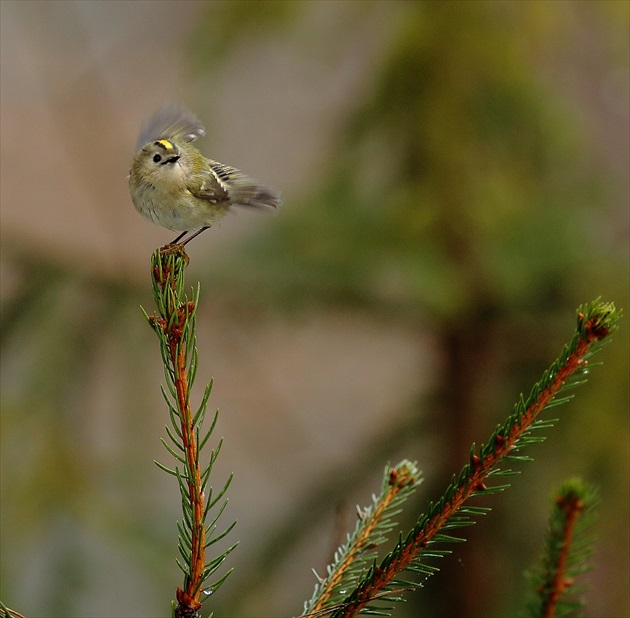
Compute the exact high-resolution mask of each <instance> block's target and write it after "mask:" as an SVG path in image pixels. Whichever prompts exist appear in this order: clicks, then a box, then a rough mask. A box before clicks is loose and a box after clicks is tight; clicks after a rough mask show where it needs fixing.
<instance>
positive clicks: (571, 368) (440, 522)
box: [337, 316, 607, 618]
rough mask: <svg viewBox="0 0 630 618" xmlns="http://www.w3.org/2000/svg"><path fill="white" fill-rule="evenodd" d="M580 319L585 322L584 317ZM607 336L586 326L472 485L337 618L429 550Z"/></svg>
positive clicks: (478, 467) (477, 466) (478, 464)
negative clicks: (448, 523)
mask: <svg viewBox="0 0 630 618" xmlns="http://www.w3.org/2000/svg"><path fill="white" fill-rule="evenodd" d="M580 317H581V318H583V316H580ZM606 334H607V331H605V330H604V329H603V328H602V326H601V325H600V324H599V322H598V318H597V317H595V318H594V319H593V320H592V321H590V322H589V323H588V324H587V325H586V332H585V337H584V338H582V339H580V341H579V343H578V344H577V346H576V349H575V351H574V352H573V354H571V355H570V356H569V358H568V359H567V360H566V362H565V363H564V365H563V366H562V367H561V369H560V370H559V371H558V373H557V374H556V375H555V376H554V378H553V380H552V381H551V383H550V384H549V385H548V386H547V388H545V389H544V390H543V391H542V392H541V393H540V395H539V397H538V398H537V399H536V401H535V402H534V403H533V404H532V405H530V406H529V408H528V409H527V410H526V411H525V413H524V414H523V415H522V417H521V419H520V422H519V423H517V424H515V425H514V426H513V427H512V430H511V432H510V434H509V435H506V436H498V438H497V440H495V443H494V447H495V448H494V449H493V451H492V452H491V453H490V454H489V455H487V456H486V457H485V459H484V460H481V459H480V458H479V457H476V456H475V457H473V461H472V464H473V470H472V474H471V476H470V482H468V483H466V484H465V485H463V486H461V487H459V488H458V489H457V491H456V492H455V494H454V495H453V497H452V499H451V500H450V501H449V502H447V503H445V504H444V508H443V509H442V510H441V511H440V512H439V513H437V514H436V515H435V516H434V517H433V518H432V519H431V520H430V521H429V522H428V523H427V525H426V526H425V527H423V528H422V529H421V530H419V532H418V534H417V536H416V538H415V539H414V540H413V541H412V542H411V543H409V544H407V545H406V546H405V547H404V549H403V550H402V551H401V552H400V554H399V555H398V556H397V557H396V558H394V559H393V560H392V561H391V562H390V563H389V564H388V565H387V567H385V568H380V567H377V569H376V573H375V575H374V577H373V579H372V582H371V584H370V585H369V586H366V587H365V588H364V589H363V590H361V591H360V592H359V594H358V595H357V597H356V598H354V599H353V600H352V601H351V602H349V603H348V604H347V605H345V606H344V611H343V612H342V613H340V614H337V615H339V616H344V617H345V618H349V617H351V616H356V615H357V614H358V613H359V611H360V610H361V609H363V608H365V607H366V606H367V605H368V604H369V603H370V601H371V600H372V599H374V598H375V597H376V596H377V595H378V594H379V593H380V592H381V591H383V590H384V589H385V588H386V586H388V585H391V583H392V582H393V580H394V579H395V578H396V577H397V576H398V575H399V573H400V572H401V571H402V570H404V569H405V568H406V567H407V566H408V565H409V564H411V563H412V562H413V560H415V559H416V558H417V556H418V554H419V553H420V552H421V551H422V550H423V549H424V548H426V547H427V545H428V544H429V543H430V542H431V541H432V540H433V539H434V538H435V536H436V535H437V534H438V532H439V531H440V529H441V528H442V526H444V524H446V522H447V521H448V520H449V519H450V518H451V517H452V516H453V515H454V514H455V513H456V512H457V511H458V510H459V509H460V508H461V507H462V506H463V504H464V503H465V502H466V500H468V499H469V498H470V497H471V496H472V495H473V494H475V493H477V492H479V491H483V489H485V487H486V486H485V484H484V481H485V480H486V478H487V476H488V475H489V474H490V472H491V471H492V470H493V469H494V468H495V466H496V465H497V463H498V462H499V461H500V460H501V459H503V458H504V457H505V456H507V455H509V453H510V451H511V450H512V449H513V448H514V447H515V446H516V444H517V442H518V440H519V439H520V438H521V437H522V436H523V434H524V433H525V432H526V431H527V430H528V429H529V428H530V427H531V425H532V424H533V422H534V421H535V420H536V418H537V417H538V415H539V414H540V413H541V412H542V411H543V410H544V409H545V407H546V406H547V405H548V404H549V403H550V401H551V400H552V399H553V397H554V396H555V395H556V394H557V393H558V391H559V390H560V389H561V387H562V386H563V384H564V383H565V382H566V381H567V379H568V378H569V377H570V376H571V375H572V374H573V373H575V372H576V371H577V370H579V369H580V368H582V367H583V366H584V364H585V361H584V360H583V358H584V356H585V355H586V354H587V352H588V350H589V348H590V347H591V345H592V344H593V343H594V342H595V341H597V340H598V339H601V338H603V337H604V336H605V335H606Z"/></svg>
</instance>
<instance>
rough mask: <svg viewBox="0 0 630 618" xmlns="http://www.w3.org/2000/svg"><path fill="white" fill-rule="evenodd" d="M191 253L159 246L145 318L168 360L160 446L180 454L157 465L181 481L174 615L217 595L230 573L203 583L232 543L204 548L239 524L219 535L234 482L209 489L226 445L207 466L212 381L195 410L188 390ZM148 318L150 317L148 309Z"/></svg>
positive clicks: (193, 357) (192, 345)
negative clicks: (214, 552) (209, 554)
mask: <svg viewBox="0 0 630 618" xmlns="http://www.w3.org/2000/svg"><path fill="white" fill-rule="evenodd" d="M187 264H188V256H187V255H186V253H185V252H184V251H183V247H181V246H180V245H175V246H173V247H172V248H169V250H166V251H165V250H164V249H160V250H158V251H156V252H155V253H154V254H153V256H152V259H151V267H152V287H153V297H154V300H155V305H156V308H157V313H156V314H155V315H151V316H148V315H147V316H146V317H147V319H148V321H149V324H150V325H151V327H152V328H153V330H154V331H155V332H156V333H157V336H158V338H159V341H160V352H161V354H162V361H163V364H164V375H165V378H166V388H164V387H162V395H163V397H164V400H165V401H166V404H167V408H168V414H169V420H170V426H169V425H166V434H167V437H168V441H167V440H165V439H162V444H163V445H164V447H165V448H166V450H167V451H168V452H169V453H170V454H171V455H172V456H173V458H174V459H175V462H176V463H175V467H174V468H169V467H167V466H165V465H164V464H161V463H159V462H157V461H156V462H155V463H156V464H157V465H158V467H159V468H160V469H161V470H163V471H165V472H167V473H168V474H170V475H172V476H174V477H175V478H176V479H177V482H178V486H179V491H180V494H181V501H182V514H183V517H182V521H181V522H177V530H178V537H179V539H178V550H179V553H180V556H181V558H182V561H183V562H180V561H179V560H177V564H178V565H179V567H180V569H181V570H182V572H183V573H184V586H183V588H180V587H178V588H177V593H176V598H177V606H176V607H175V606H174V609H173V615H174V616H175V618H197V617H198V616H199V610H200V609H201V606H202V602H201V598H202V594H206V595H209V594H212V593H213V592H214V591H215V590H217V588H218V587H219V586H220V585H221V584H222V583H223V582H224V581H225V579H226V577H227V576H228V575H229V574H230V572H231V571H228V572H227V573H225V574H224V575H223V576H221V577H219V579H217V580H216V581H214V582H213V583H212V584H210V585H209V586H206V587H205V589H204V584H205V582H206V580H207V579H208V578H209V577H210V576H211V575H213V574H214V573H215V572H216V571H217V570H218V569H219V568H220V566H221V565H222V563H223V562H224V560H225V559H226V557H227V555H228V554H229V553H230V552H231V551H232V550H233V549H234V548H235V547H236V545H233V546H231V547H229V548H228V549H227V550H226V551H224V552H222V553H221V554H220V555H218V556H217V557H215V558H212V559H209V560H208V559H207V558H206V549H207V548H208V547H210V546H211V545H213V544H214V543H216V542H217V541H219V540H220V539H222V538H224V537H225V536H226V535H227V534H228V533H229V532H230V531H231V530H232V528H233V527H234V525H235V524H236V522H233V523H232V524H231V525H229V526H228V527H227V528H226V529H225V530H223V531H221V532H218V533H217V520H218V518H219V516H220V515H221V513H222V512H223V510H224V509H225V506H226V505H227V500H224V496H225V493H226V491H227V489H228V487H229V485H230V483H231V481H232V476H230V477H229V478H228V480H227V481H226V483H225V485H224V486H223V488H222V489H221V490H220V491H219V492H218V493H217V494H216V495H215V496H213V488H212V487H208V480H209V478H210V474H211V471H212V466H213V464H214V462H215V461H216V459H217V457H218V455H219V452H220V450H221V445H222V441H221V440H220V441H219V442H218V444H217V446H216V447H215V448H214V449H212V450H211V451H210V457H209V462H208V464H207V465H206V466H205V468H204V467H202V464H201V461H200V453H201V450H202V449H203V447H204V446H205V445H206V443H207V442H208V440H209V438H210V436H211V435H212V432H213V430H214V428H215V426H216V423H217V420H218V411H217V412H216V413H215V415H214V419H213V421H212V423H211V424H210V428H209V430H208V431H207V432H205V433H202V425H203V422H204V419H205V415H206V409H207V404H208V399H209V397H210V393H211V391H212V382H210V384H208V385H207V386H206V388H205V390H204V394H203V397H202V400H201V404H200V405H199V408H198V409H197V411H196V412H195V413H194V414H193V411H192V409H191V404H190V388H191V387H192V384H193V381H194V379H195V375H196V372H197V360H198V358H197V342H196V335H195V322H196V320H195V316H196V311H197V306H198V302H199V287H197V291H196V292H194V291H193V296H192V299H189V298H188V297H187V296H186V294H185V293H184V286H185V282H184V281H185V279H184V272H185V268H186V265H187ZM145 315H146V314H145ZM220 502H221V506H219V508H218V513H217V514H216V515H215V516H214V517H212V519H211V521H210V522H208V519H209V517H210V509H212V508H213V507H215V506H216V505H217V504H218V503H220Z"/></svg>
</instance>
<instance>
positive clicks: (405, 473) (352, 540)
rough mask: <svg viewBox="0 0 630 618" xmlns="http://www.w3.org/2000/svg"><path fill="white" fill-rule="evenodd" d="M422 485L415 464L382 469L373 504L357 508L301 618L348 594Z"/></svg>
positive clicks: (328, 606)
mask: <svg viewBox="0 0 630 618" xmlns="http://www.w3.org/2000/svg"><path fill="white" fill-rule="evenodd" d="M421 482H422V478H421V472H420V471H419V470H418V469H417V467H416V464H415V463H412V462H410V461H407V460H403V461H401V462H400V463H399V464H398V465H397V466H394V467H393V468H390V467H389V466H386V467H385V473H384V475H383V482H382V484H381V492H380V494H379V495H378V496H372V505H371V506H370V507H367V508H365V509H361V508H360V507H357V513H358V517H359V518H358V521H357V524H356V526H355V529H354V532H353V533H352V534H351V535H350V534H349V535H348V539H347V541H346V543H345V544H344V545H342V546H341V547H340V548H339V549H338V550H337V551H336V552H335V555H334V558H335V560H334V562H333V564H331V565H329V566H328V575H327V577H326V578H320V577H319V576H318V575H317V573H315V575H316V577H318V579H319V582H318V584H316V586H315V591H314V593H313V597H312V598H311V599H310V601H307V602H306V603H305V604H304V613H303V614H302V618H306V617H307V616H308V617H313V616H318V615H322V614H324V613H326V611H330V610H331V609H332V608H333V607H335V606H336V605H337V604H338V603H339V602H340V601H341V600H343V598H344V596H345V595H346V594H347V591H348V590H350V589H352V588H353V587H354V586H356V584H357V582H358V581H359V579H360V577H361V576H362V575H363V571H364V570H365V567H366V565H367V564H369V563H370V562H373V561H374V559H375V558H376V548H377V547H379V546H380V545H382V544H383V543H384V542H385V541H386V540H387V534H389V532H391V530H392V529H393V527H394V526H395V522H394V521H392V517H394V516H395V515H397V514H398V513H400V511H401V510H402V509H401V505H402V503H403V502H404V501H405V500H407V498H409V496H411V494H412V493H413V492H414V490H415V488H416V487H417V486H418V485H419V484H420V483H421Z"/></svg>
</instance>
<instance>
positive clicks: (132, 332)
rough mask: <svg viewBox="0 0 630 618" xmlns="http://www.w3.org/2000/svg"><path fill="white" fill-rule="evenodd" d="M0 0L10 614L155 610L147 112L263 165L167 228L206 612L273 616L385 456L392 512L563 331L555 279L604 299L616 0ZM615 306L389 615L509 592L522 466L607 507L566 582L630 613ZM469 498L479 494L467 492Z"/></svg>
mask: <svg viewBox="0 0 630 618" xmlns="http://www.w3.org/2000/svg"><path fill="white" fill-rule="evenodd" d="M0 11H1V20H0V26H1V40H0V45H1V50H0V51H1V54H0V65H1V79H2V88H1V92H0V97H1V98H0V104H1V107H0V112H1V131H2V134H1V165H2V167H1V173H2V179H1V180H2V182H1V192H2V193H1V204H2V227H1V237H0V239H1V249H2V252H1V260H0V276H1V290H0V291H1V293H0V301H1V309H2V324H1V325H2V330H1V336H0V345H1V354H2V358H1V360H2V364H1V379H2V390H1V413H2V416H1V420H2V442H1V447H2V448H1V464H2V467H1V499H2V517H1V521H0V526H1V527H0V533H1V539H0V540H1V543H2V556H1V570H0V582H1V590H0V596H1V599H2V601H3V602H4V603H6V604H7V605H9V606H10V607H13V608H15V609H17V610H19V611H21V612H22V613H23V614H25V615H27V616H29V617H31V618H34V617H42V618H45V617H61V616H64V617H74V616H76V617H91V616H94V617H136V616H142V617H154V616H166V615H168V612H169V602H170V599H172V598H174V594H175V588H176V586H177V585H181V577H180V575H181V574H180V572H179V570H178V568H177V566H176V564H175V558H176V554H177V551H176V526H175V522H176V520H177V519H178V518H179V517H181V513H180V505H179V495H178V490H177V488H176V484H175V482H174V481H173V479H172V478H171V477H167V475H165V474H164V473H163V472H161V471H160V470H159V469H158V468H157V467H156V466H155V465H154V464H153V463H152V460H153V459H159V460H160V461H162V462H163V463H166V464H169V465H170V461H169V455H168V453H166V451H165V450H164V449H163V448H162V446H161V445H160V437H162V436H165V431H164V424H165V423H166V422H167V421H168V418H167V412H166V409H165V406H164V404H163V401H162V399H161V395H160V390H159V385H160V383H161V382H163V381H164V377H163V371H162V368H161V365H160V362H159V349H158V344H157V339H156V337H155V336H154V334H153V333H152V332H151V330H150V328H149V327H148V326H147V325H146V323H145V321H144V318H143V315H142V313H141V311H140V306H141V305H142V306H143V307H145V308H146V309H147V311H148V312H151V308H152V297H151V291H150V278H149V259H150V255H151V253H152V251H153V250H154V249H155V248H156V247H158V246H160V245H163V244H165V243H166V242H168V241H170V240H171V239H172V236H174V234H173V233H172V232H170V231H168V230H165V229H162V228H159V227H155V226H152V225H150V224H149V223H148V222H146V221H145V220H144V219H142V218H141V217H140V216H139V215H138V214H137V213H136V212H135V210H134V209H133V207H132V204H131V201H130V199H129V197H128V192H127V182H126V175H127V170H128V165H129V162H130V159H131V157H132V155H133V149H134V145H135V142H136V137H137V134H138V131H139V128H140V126H141V124H142V122H143V121H144V120H145V119H146V118H147V117H148V116H149V115H150V114H151V113H152V112H153V111H154V110H155V109H156V108H157V107H159V106H160V105H161V104H162V103H164V102H166V101H181V102H183V103H185V104H187V105H188V106H189V107H190V108H191V109H193V110H194V111H195V112H196V114H197V115H198V116H199V117H200V118H201V119H202V120H203V121H204V122H205V123H206V128H207V137H206V138H205V139H204V140H202V141H201V142H200V143H199V145H200V148H201V150H202V151H203V152H204V153H205V154H206V155H207V156H210V157H212V158H214V159H216V160H219V161H221V162H224V163H228V164H231V165H235V166H237V167H239V168H241V169H242V170H244V171H245V172H246V173H248V174H250V175H252V176H254V177H255V178H259V179H260V180H261V181H263V182H264V183H265V184H269V185H270V186H272V187H274V188H276V189H278V190H280V191H281V192H282V193H283V197H284V205H283V207H282V208H281V210H280V211H279V213H278V215H277V216H264V215H257V213H249V212H240V213H238V214H237V215H236V216H229V217H226V218H225V219H224V220H223V221H222V222H221V223H220V224H218V225H216V226H215V227H213V228H212V229H211V230H210V231H207V232H205V233H204V234H203V235H202V236H201V237H200V238H199V239H197V240H195V241H194V242H193V243H191V245H190V247H189V255H190V258H191V261H190V266H189V268H188V273H187V277H188V284H189V285H190V286H194V285H196V282H197V281H200V282H201V307H200V311H199V333H198V334H199V355H200V367H199V372H198V378H197V381H198V384H197V385H196V390H195V395H196V396H197V397H199V396H200V393H201V392H202V388H203V386H204V383H205V382H207V381H209V380H210V378H211V376H214V379H215V387H214V390H213V393H212V396H211V399H210V408H211V409H213V408H216V407H218V408H220V410H221V416H220V419H219V422H218V426H217V430H216V435H215V437H216V438H217V439H218V438H219V437H220V436H224V438H225V444H224V447H223V450H222V452H221V455H220V458H219V460H218V462H217V464H216V465H215V476H214V479H213V480H212V483H213V484H214V485H215V486H222V484H223V482H224V480H225V478H226V477H227V475H228V474H229V473H230V472H231V471H234V473H235V480H234V482H233V483H232V486H231V488H230V490H229V500H230V502H229V506H228V508H227V510H226V512H225V514H224V515H223V518H222V520H223V522H224V524H225V525H227V524H229V522H230V521H231V520H232V519H234V518H236V519H238V524H237V527H236V529H235V530H234V532H233V533H232V535H231V539H230V540H231V541H234V540H236V539H238V540H240V546H239V547H238V549H237V550H236V551H235V552H234V553H233V554H232V556H231V557H230V566H234V567H235V572H234V573H233V575H232V576H231V577H230V578H229V579H228V580H227V582H226V584H225V585H224V587H223V588H222V589H221V590H220V591H219V592H218V593H217V595H216V599H215V598H213V599H212V603H210V602H208V603H206V605H207V607H206V608H205V612H206V614H207V612H208V611H209V610H211V609H212V610H214V611H215V615H216V616H219V617H221V616H225V617H228V616H233V617H263V616H269V617H271V616H291V615H297V614H299V613H300V612H301V610H302V603H303V601H304V600H305V599H307V598H309V597H310V596H311V594H312V589H313V585H314V583H315V578H314V576H313V574H312V572H311V568H315V569H316V570H317V571H318V572H319V573H320V574H321V573H324V572H325V565H326V564H327V563H328V562H329V560H330V558H331V553H332V550H333V549H334V547H336V545H337V544H339V543H340V542H341V541H342V540H343V534H342V533H340V532H339V530H343V529H348V530H349V529H350V528H351V527H353V526H354V519H353V517H354V505H355V504H361V505H367V504H369V502H370V499H371V498H370V496H371V494H372V493H373V492H376V491H377V490H378V487H379V484H380V479H381V475H382V471H383V468H384V466H385V465H386V464H387V462H391V463H397V462H398V461H399V460H400V459H402V458H403V457H405V458H408V459H411V460H417V461H418V465H419V467H420V468H421V469H423V470H424V473H425V477H426V481H425V483H424V484H423V485H422V486H421V487H420V489H419V490H418V492H417V496H416V499H415V502H414V504H411V505H410V506H409V509H408V511H407V513H406V514H405V515H401V516H400V524H401V529H402V530H404V531H406V530H408V529H409V527H410V526H411V525H412V524H413V522H414V521H415V518H416V517H417V516H418V515H419V514H420V513H421V512H423V511H424V510H425V508H426V505H427V503H428V502H429V501H430V500H432V499H436V498H438V497H439V496H440V495H441V492H442V491H443V489H444V487H445V486H446V483H447V482H448V481H449V480H450V477H451V475H452V474H454V473H457V472H459V470H460V469H461V466H462V465H463V464H464V463H465V461H466V457H467V453H468V450H469V448H470V445H471V443H472V442H476V443H477V444H479V443H480V442H483V441H484V440H486V439H487V437H488V436H489V435H490V433H491V432H492V430H493V429H494V427H495V426H496V425H497V424H498V423H499V422H502V421H503V420H504V418H505V417H506V416H507V415H508V414H509V413H510V411H511V409H512V405H513V404H514V402H515V401H516V400H517V397H518V395H519V393H520V392H525V394H527V393H528V392H529V390H530V388H531V386H532V385H533V383H534V382H535V381H536V380H538V379H539V378H540V376H541V374H542V372H543V370H544V369H545V368H546V367H548V366H549V364H550V363H551V362H552V361H553V360H554V359H555V358H556V357H557V356H558V354H559V352H560V350H561V347H562V345H563V344H564V343H566V342H568V341H569V340H570V338H571V336H572V333H573V328H574V315H575V314H574V311H575V308H576V307H577V306H578V305H579V304H580V303H583V302H588V301H590V300H593V299H594V298H596V297H597V296H600V295H601V296H602V297H603V298H604V299H605V300H610V301H614V302H615V303H616V304H617V306H618V307H623V308H625V310H626V314H627V312H628V308H630V302H629V293H628V274H629V273H628V257H629V256H628V233H629V214H628V203H629V197H628V195H629V184H630V183H629V172H628V169H629V155H628V143H629V137H630V136H629V124H628V116H629V114H628V108H629V100H628V57H629V48H628V32H629V28H630V20H629V5H628V3H626V2H619V1H610V2H609V1H605V0H598V1H585V2H560V1H558V2H502V1H492V2H490V1H488V2H485V1H474V2H472V1H471V2H396V1H388V2H324V1H322V2H245V1H243V2H186V1H182V2H142V1H133V2H125V1H121V2H99V1H91V2H53V1H46V2H36V1H31V2H12V1H9V0H3V2H2V3H0ZM626 322H627V317H626V318H625V320H624V321H622V328H621V330H620V332H619V333H618V334H617V335H616V336H615V338H614V341H613V344H612V345H611V346H610V347H608V348H607V349H606V350H605V351H604V352H603V353H602V354H601V355H600V356H598V357H597V360H603V361H604V363H605V364H604V367H603V368H602V369H598V370H597V371H593V372H592V373H591V376H590V379H589V383H588V385H586V386H585V387H582V388H581V389H579V391H578V392H576V400H575V401H574V402H571V403H570V404H569V405H566V406H564V407H562V408H559V409H557V410H556V411H555V412H554V413H555V414H556V415H557V416H558V417H559V418H560V420H559V422H558V423H557V425H556V427H555V428H554V429H552V430H549V431H548V432H547V441H546V442H545V443H544V444H542V445H540V446H538V447H536V448H533V449H530V451H528V454H529V455H531V456H533V457H534V459H535V462H534V463H532V464H528V465H526V466H523V467H522V469H523V474H522V476H520V477H517V478H515V479H514V482H513V487H512V488H511V489H510V490H509V491H508V492H506V493H505V494H503V495H500V496H494V497H491V498H489V499H488V500H487V501H484V503H483V504H485V505H486V506H492V512H491V513H490V514H488V515H487V516H486V517H485V518H484V519H483V521H480V522H478V524H477V525H476V526H474V527H473V528H469V529H466V530H465V531H464V533H463V534H464V535H465V536H466V537H467V538H468V539H469V541H468V542H467V543H465V544H463V545H458V546H456V547H451V549H453V550H455V553H454V555H453V556H451V557H449V558H446V559H444V560H443V561H442V562H441V564H440V565H439V566H440V567H441V568H442V570H441V571H440V573H439V574H438V575H436V576H434V577H433V578H432V579H431V580H430V581H428V582H427V583H426V584H425V588H424V589H423V590H421V591H419V592H416V593H414V594H412V595H410V596H409V597H408V602H407V603H406V604H402V605H401V606H400V607H398V608H397V610H396V611H397V613H396V616H417V615H425V616H436V617H448V616H460V617H464V618H465V617H473V616H488V617H506V616H515V615H517V614H518V613H519V612H520V611H521V609H522V607H523V605H524V602H525V599H526V596H527V594H528V589H527V585H526V583H525V580H524V578H523V572H524V571H525V570H526V569H528V568H529V567H530V566H531V565H532V564H533V563H534V562H535V561H536V560H537V558H538V556H539V553H540V548H541V546H542V543H543V538H544V528H545V524H546V518H547V514H548V510H549V500H550V493H551V491H552V489H553V488H554V487H556V486H557V485H558V484H559V483H561V482H562V481H563V480H565V479H566V478H568V477H570V476H573V475H579V476H581V477H583V478H584V479H585V480H587V481H590V482H593V483H595V484H597V485H598V486H599V488H600V492H601V501H602V503H601V509H600V515H599V520H598V523H597V525H596V529H595V530H594V533H595V534H596V537H597V542H596V553H595V555H594V557H593V558H592V564H593V566H594V570H593V571H592V572H591V573H589V574H588V576H587V577H586V578H585V581H586V582H587V583H588V584H589V585H590V590H589V592H588V595H587V600H588V605H587V608H588V609H587V615H592V616H600V617H613V616H614V617H617V616H628V615H630V607H629V601H628V586H627V584H628V579H629V577H630V570H629V554H630V552H629V550H630V530H629V527H630V526H629V521H630V518H629V515H630V500H629V490H628V487H629V485H630V479H629V478H628V477H629V468H630V466H629V450H630V438H629V435H630V427H629V421H628V371H629V367H628V358H629V356H630V354H629V347H628V327H627V324H626ZM479 503H481V502H479Z"/></svg>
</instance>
